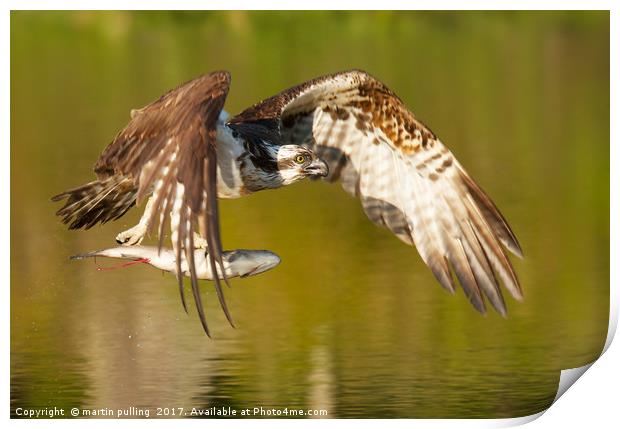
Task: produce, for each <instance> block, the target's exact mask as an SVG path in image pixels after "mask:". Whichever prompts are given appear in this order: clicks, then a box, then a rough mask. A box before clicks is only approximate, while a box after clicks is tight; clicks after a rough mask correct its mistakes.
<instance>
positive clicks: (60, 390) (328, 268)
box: [11, 12, 609, 417]
mask: <svg viewBox="0 0 620 429" xmlns="http://www.w3.org/2000/svg"><path fill="white" fill-rule="evenodd" d="M354 67H355V68H362V69H365V70H367V71H369V72H370V73H371V74H374V75H375V76H377V77H379V78H380V79H381V80H383V81H384V82H385V83H386V84H387V85H388V86H390V87H391V88H392V89H393V90H394V91H396V92H397V93H398V94H399V95H400V96H401V98H402V99H403V100H404V102H405V103H406V104H407V105H408V106H409V107H411V108H412V110H413V111H414V112H415V113H416V115H417V116H418V117H419V118H420V119H422V120H423V121H424V122H426V123H427V124H429V126H430V127H431V128H432V129H433V131H435V132H436V133H437V134H438V135H439V136H440V137H441V138H442V140H443V141H444V142H445V143H446V144H447V145H448V146H449V147H450V148H451V149H452V151H453V152H454V153H455V154H456V156H457V157H458V158H459V160H460V161H461V163H462V164H463V165H464V166H465V167H466V168H467V169H468V171H469V172H470V173H471V174H472V175H473V176H474V177H475V178H476V179H477V180H478V182H479V183H480V184H481V185H482V186H483V187H484V188H485V190H487V192H488V193H489V194H490V195H491V196H492V197H493V199H494V200H495V202H496V203H497V204H498V206H499V207H500V208H501V210H502V212H503V213H504V214H505V216H506V217H507V218H508V220H509V222H510V223H511V225H512V226H513V228H514V230H515V232H516V233H517V236H518V237H519V239H520V241H521V244H522V246H523V249H524V252H525V256H526V257H525V259H524V260H522V261H520V260H515V261H514V263H515V267H516V269H517V272H518V274H519V276H520V279H521V282H522V284H523V288H524V293H525V301H524V302H523V303H517V302H515V301H514V300H512V299H510V298H508V299H507V301H508V306H509V317H508V318H507V319H503V318H501V317H499V316H498V315H496V314H489V315H488V316H486V317H482V316H480V315H479V314H477V313H476V312H475V311H474V310H472V308H470V306H469V304H468V302H467V300H466V299H465V298H464V297H463V294H462V293H461V292H459V293H457V296H454V297H452V296H449V295H448V294H446V293H445V292H444V291H443V290H442V289H441V288H440V287H439V286H438V285H437V284H436V282H435V280H434V279H433V277H432V275H431V274H430V272H429V271H428V270H427V269H426V267H425V266H424V264H423V263H422V262H421V261H420V259H419V257H418V255H417V253H416V251H415V249H413V248H410V247H408V246H405V245H404V244H402V243H401V242H400V241H399V240H397V239H395V238H393V237H392V236H391V235H390V234H389V233H388V232H387V231H384V230H381V229H379V228H376V227H375V226H374V225H372V224H371V222H369V221H368V220H367V219H366V217H365V215H364V214H363V212H362V210H361V208H360V207H359V204H358V203H357V201H355V200H354V199H352V198H350V197H348V196H347V195H346V194H345V193H344V192H343V191H342V190H341V189H340V188H339V186H330V185H327V184H323V183H302V184H298V185H295V186H291V187H289V188H287V189H282V190H278V191H271V192H263V193H260V194H256V195H253V196H251V197H248V198H244V199H240V200H233V201H224V202H223V203H222V209H221V210H222V228H223V237H224V246H225V248H238V247H242V248H267V249H271V250H273V251H275V252H276V253H278V254H279V255H280V256H281V257H282V260H283V263H282V264H281V265H280V266H279V267H278V268H277V269H275V270H274V271H272V272H269V273H266V274H263V275H261V276H258V277H256V278H250V279H243V280H234V281H233V282H232V284H233V287H232V289H230V290H227V291H226V292H227V297H228V301H229V307H230V308H231V311H232V313H233V316H234V318H235V320H236V322H237V326H238V329H236V330H233V329H232V328H230V327H229V326H228V325H227V323H226V321H225V319H224V318H223V315H222V314H221V311H220V310H219V308H218V304H217V300H216V299H214V298H215V296H214V293H213V291H212V290H211V287H210V285H209V284H206V283H205V284H203V295H204V300H205V301H207V315H208V318H209V321H210V324H211V326H212V329H213V331H215V340H209V339H207V338H206V337H205V336H204V334H203V333H202V331H201V329H200V326H199V322H198V319H197V317H196V315H195V312H194V311H191V313H190V315H189V316H186V315H185V313H184V312H183V310H182V307H181V305H180V302H179V299H178V292H177V290H176V288H175V281H174V278H173V277H172V276H170V275H165V276H161V275H160V274H159V273H158V272H157V271H156V270H153V269H151V268H149V267H132V268H128V269H125V270H117V271H110V272H99V271H97V270H96V268H95V266H94V265H93V264H91V263H88V262H86V263H77V262H69V261H68V260H67V256H68V255H71V254H74V253H78V252H82V251H85V250H92V249H97V248H101V247H105V246H109V245H113V244H114V241H113V238H114V236H115V235H116V233H117V232H119V231H121V230H123V229H126V228H127V227H129V226H131V225H133V224H134V223H135V222H136V221H137V219H138V217H139V214H140V213H139V211H137V210H134V211H132V212H131V213H129V214H128V215H126V216H125V217H124V218H123V219H121V220H120V221H118V222H116V223H114V224H110V225H105V226H103V227H97V228H94V229H93V230H91V231H88V232H69V231H66V230H65V228H64V227H63V226H62V225H61V223H60V222H59V220H58V218H56V217H55V216H54V211H55V210H56V209H57V208H58V207H57V206H55V205H53V204H52V203H50V201H49V197H50V196H51V195H53V194H54V193H57V192H58V191H61V190H64V189H67V188H69V187H73V186H76V185H79V184H81V183H83V182H86V181H89V180H91V178H92V177H93V176H92V173H91V168H92V165H93V164H94V162H95V160H96V158H97V156H98V155H99V153H100V152H101V150H102V149H103V148H104V147H105V145H106V144H107V143H109V141H111V139H112V138H113V136H114V135H115V133H116V132H117V131H118V130H119V129H120V128H121V127H122V126H123V125H124V124H125V123H126V122H127V120H128V115H129V110H130V109H132V108H135V107H140V106H142V105H144V104H146V103H148V102H149V101H151V100H153V99H155V98H156V97H158V96H159V95H160V94H161V93H163V92H164V91H165V90H167V89H169V88H171V87H174V86H176V85H178V84H179V83H181V82H183V81H186V80H188V79H190V78H192V77H194V76H196V75H199V74H201V73H204V72H208V71H211V70H214V69H227V70H230V71H231V72H232V76H233V84H232V88H231V91H230V95H229V98H228V101H227V105H226V109H227V110H228V111H229V112H231V113H236V112H239V111H240V110H241V109H243V108H244V107H246V106H248V105H249V104H251V103H254V102H255V101H257V100H259V99H261V98H264V97H267V96H269V95H272V94H273V93H275V92H276V91H279V90H281V89H283V88H285V87H287V86H290V85H293V84H296V83H299V82H301V81H303V80H306V79H309V78H312V77H315V76H318V75H321V74H325V73H331V72H334V71H338V70H343V69H349V68H354ZM608 154H609V14H608V13H605V12H536V13H531V12H519V13H488V12H487V13H482V12H475V13H474V12H467V13H463V12H461V13H450V12H441V13H437V12H424V13H395V12H394V13H392V12H378V13H366V12H357V13H329V12H311V13H285V12H276V13H271V12H270V13H266V12H262V13H261V12H254V13H246V12H233V13H223V12H222V13H209V12H174V13H163V12H162V13H160V12H141V13H137V12H136V13H120V12H104V13H101V12H13V13H12V16H11V309H12V312H11V381H12V385H11V407H12V410H14V409H15V408H16V407H46V406H58V407H65V408H68V407H72V406H80V407H88V408H101V407H110V408H123V407H129V406H136V407H173V406H174V407H192V406H196V407H205V408H206V407H211V406H232V407H236V408H239V409H240V408H245V407H249V408H253V407H255V406H261V405H262V406H264V407H279V408H281V407H295V408H297V407H303V408H324V409H327V410H328V411H329V416H331V417H515V416H521V415H526V414H531V413H535V412H538V411H540V410H542V409H544V408H545V407H547V406H548V405H549V404H550V402H551V400H552V399H553V397H554V396H555V392H556V387H557V382H558V378H559V369H560V368H567V367H575V366H580V365H583V364H585V363H587V362H589V361H591V360H592V359H594V358H595V357H596V356H597V355H598V353H599V352H600V350H601V347H602V345H603V343H604V339H605V335H606V330H607V318H608V304H609V303H608V290H609V289H608V285H609V250H608V249H609V158H608Z"/></svg>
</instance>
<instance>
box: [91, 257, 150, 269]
mask: <svg viewBox="0 0 620 429" xmlns="http://www.w3.org/2000/svg"><path fill="white" fill-rule="evenodd" d="M150 262H151V260H150V259H149V258H140V259H136V260H134V261H131V262H125V263H124V264H119V265H113V266H111V267H99V266H98V267H97V271H110V270H117V269H119V268H126V267H129V266H131V265H135V264H148V263H150ZM96 263H97V260H95V264H96Z"/></svg>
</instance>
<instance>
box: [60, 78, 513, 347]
mask: <svg viewBox="0 0 620 429" xmlns="http://www.w3.org/2000/svg"><path fill="white" fill-rule="evenodd" d="M229 85H230V75H229V74H228V73H227V72H224V71H220V72H214V73H211V74H208V75H205V76H202V77H199V78H197V79H195V80H192V81H190V82H187V83H186V84H184V85H182V86H180V87H178V88H176V89H173V90H171V91H170V92H168V93H166V94H164V95H163V96H162V97H161V98H159V99H158V100H157V101H155V102H153V103H151V104H149V105H147V106H146V107H144V108H142V109H138V110H133V111H132V112H131V120H130V122H129V124H128V125H127V126H126V127H125V128H124V129H123V130H122V131H121V132H120V133H119V134H118V135H117V136H116V138H115V139H114V140H113V141H112V143H110V145H109V146H108V147H107V148H106V149H105V150H104V151H103V153H102V155H101V156H100V158H99V160H98V161H97V163H96V164H95V173H96V175H97V180H95V181H93V182H90V183H87V184H86V185H83V186H80V187H78V188H75V189H72V190H69V191H66V192H64V193H62V194H59V195H56V196H55V197H53V200H54V201H58V200H62V199H64V198H66V199H67V200H66V202H65V204H64V206H63V207H62V208H61V209H60V210H59V211H58V212H57V214H58V215H60V216H62V217H63V222H65V223H67V224H69V228H70V229H76V228H86V229H88V228H90V227H92V226H93V225H95V224H97V223H98V222H101V223H105V222H107V221H109V220H115V219H118V218H119V217H121V216H122V215H123V214H124V213H125V212H127V210H129V209H130V208H131V207H132V206H133V205H134V204H136V203H139V202H140V201H142V200H143V199H144V198H145V197H147V196H148V197H149V198H148V201H147V204H146V208H145V211H144V214H143V215H142V217H141V219H140V221H139V223H138V224H137V225H136V226H134V227H133V228H131V229H129V230H127V231H124V232H121V233H120V234H118V236H117V237H116V240H117V241H118V242H119V243H121V244H124V245H135V244H139V243H140V242H141V241H142V239H143V237H144V235H145V234H146V232H147V231H148V230H150V228H152V227H153V225H154V224H155V223H156V222H158V237H159V248H161V246H162V240H163V232H164V227H165V225H166V224H167V223H168V221H169V223H170V228H171V232H172V234H171V238H172V246H173V251H174V252H175V255H176V256H175V260H176V264H177V267H176V272H177V278H178V285H179V290H180V294H181V301H182V303H183V307H184V309H185V310H186V311H187V305H186V302H185V297H184V287H183V275H182V273H183V270H182V269H181V267H180V266H179V264H180V263H181V262H180V261H181V260H186V261H187V263H188V266H189V273H190V278H191V285H192V292H193V296H194V300H195V303H196V307H197V310H198V313H199V316H200V320H201V323H202V326H203V328H204V330H205V332H206V333H207V335H209V329H208V327H207V323H206V319H205V315H204V310H203V307H202V303H201V300H200V293H199V289H198V278H197V274H196V265H195V256H194V255H195V253H194V252H195V249H204V251H205V255H206V258H207V260H208V263H209V264H210V267H211V272H218V271H217V268H216V266H219V267H220V268H222V267H223V266H224V263H223V259H222V246H221V240H220V229H219V215H218V204H217V201H218V198H239V197H242V196H244V195H248V194H250V193H253V192H257V191H260V190H263V189H275V188H279V187H281V186H285V185H289V184H292V183H295V182H297V181H299V180H301V179H303V178H305V177H324V178H325V180H327V181H329V182H335V181H340V182H341V183H342V186H343V187H344V189H345V190H346V191H347V192H348V193H349V194H351V195H353V196H355V197H358V198H359V199H360V201H361V204H362V207H363V209H364V212H365V213H366V215H367V216H368V217H369V218H370V220H372V221H373V222H374V223H375V224H377V225H380V226H383V227H386V228H387V229H389V230H390V231H391V232H392V233H394V234H395V235H396V236H397V237H398V238H399V239H401V240H402V241H404V242H405V243H407V244H409V245H415V246H416V247H417V249H418V252H419V253H420V256H421V257H422V259H423V260H424V262H425V263H426V265H428V267H429V268H430V269H431V271H432V272H433V274H434V275H435V277H436V278H437V280H438V281H439V283H440V284H441V285H442V286H443V287H444V288H445V289H447V290H448V291H450V292H452V293H453V292H454V291H455V281H454V280H453V277H452V273H454V274H456V277H457V279H458V281H459V282H460V284H461V286H462V288H463V290H464V291H465V293H466V295H467V297H468V298H469V300H470V302H471V303H472V304H473V306H474V307H475V308H476V309H477V310H478V311H480V312H481V313H484V312H485V311H486V309H485V302H484V298H483V297H486V299H488V301H489V302H490V303H491V305H492V306H493V307H494V308H495V309H496V310H497V311H498V312H499V313H500V314H502V315H505V314H506V306H505V303H504V300H503V297H502V293H501V291H500V287H499V281H498V280H497V277H496V274H497V276H498V277H499V278H500V279H501V280H502V282H503V284H504V286H505V287H506V288H507V289H508V291H509V292H510V294H511V295H512V296H513V297H514V298H516V299H518V300H520V299H521V298H522V292H521V288H520V285H519V281H518V279H517V276H516V274H515V271H514V269H513V267H512V265H511V263H510V260H509V259H508V257H507V255H506V252H505V250H504V248H506V249H508V250H510V251H511V252H512V253H514V254H516V255H518V256H519V257H522V252H521V247H520V245H519V243H518V241H517V239H516V237H515V235H514V233H513V232H512V230H511V229H510V227H509V226H508V223H507V222H506V220H505V219H504V217H503V216H502V215H501V214H500V212H499V210H498V209H497V207H496V206H495V205H494V204H493V202H492V201H491V199H490V198H489V197H488V196H487V195H486V194H485V193H484V191H483V190H482V189H481V188H480V187H479V186H478V185H477V184H476V183H475V182H474V180H473V179H472V178H471V177H470V176H469V175H468V174H467V172H466V171H465V170H464V169H463V167H462V166H461V165H460V164H459V162H458V161H457V160H456V159H455V158H454V155H452V153H451V152H450V151H449V150H448V149H447V148H446V147H445V146H444V145H443V144H442V143H441V141H440V140H439V139H438V138H437V137H436V136H435V134H434V133H433V132H432V131H431V130H430V129H429V128H428V127H427V126H425V125H424V124H423V123H422V122H420V121H419V120H417V119H416V118H415V116H414V115H413V113H411V111H409V110H408V109H407V108H406V107H405V105H404V104H403V102H402V101H401V100H400V99H399V98H398V96H396V94H394V93H393V92H392V91H391V90H390V89H388V88H387V87H386V86H385V85H384V84H383V83H381V82H380V81H378V80H377V79H375V78H373V77H372V76H370V75H369V74H367V73H365V72H363V71H361V70H352V71H347V72H342V73H336V74H332V75H327V76H323V77H319V78H316V79H313V80H310V81H308V82H305V83H302V84H300V85H298V86H295V87H292V88H289V89H286V90H284V91H282V92H280V93H279V94H277V95H275V96H273V97H271V98H269V99H266V100H264V101H261V102H259V103H257V104H255V105H254V106H252V107H250V108H248V109H246V110H245V111H243V112H242V113H240V114H239V115H237V116H235V117H233V118H231V119H229V118H228V114H227V113H226V112H225V111H224V110H222V108H223V105H224V101H225V99H226V96H227V93H228V89H229ZM203 237H204V238H203ZM502 246H503V247H502ZM181 255H183V257H181ZM223 278H224V281H225V282H226V283H227V282H228V281H227V278H226V275H224V276H223ZM214 282H215V290H216V292H217V295H218V299H219V301H220V305H221V307H222V309H223V311H224V313H225V315H226V317H227V319H228V321H229V322H230V324H231V325H232V326H234V324H233V321H232V318H231V316H230V313H229V311H228V308H227V306H226V301H225V300H224V295H223V292H222V288H221V285H220V282H219V278H218V276H215V277H214Z"/></svg>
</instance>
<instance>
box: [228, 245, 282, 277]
mask: <svg viewBox="0 0 620 429" xmlns="http://www.w3.org/2000/svg"><path fill="white" fill-rule="evenodd" d="M222 257H223V259H224V261H225V262H227V263H228V264H225V265H228V267H227V268H228V271H229V273H227V274H229V275H230V276H233V277H234V276H239V277H248V276H253V275H256V274H260V273H264V272H265V271H269V270H270V269H272V268H274V267H276V266H277V265H278V264H279V263H280V257H279V256H278V255H276V254H275V253H273V252H270V251H269V250H245V249H237V250H231V251H228V252H224V254H223V255H222Z"/></svg>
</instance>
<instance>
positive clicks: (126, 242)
mask: <svg viewBox="0 0 620 429" xmlns="http://www.w3.org/2000/svg"><path fill="white" fill-rule="evenodd" d="M145 234H146V226H144V225H141V224H138V225H136V226H134V227H133V228H129V229H128V230H127V231H123V232H121V233H120V234H118V235H117V236H116V242H117V243H118V244H121V245H123V246H135V245H138V244H140V243H142V240H143V239H144V235H145Z"/></svg>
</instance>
